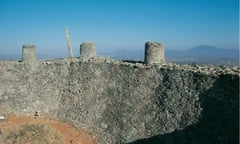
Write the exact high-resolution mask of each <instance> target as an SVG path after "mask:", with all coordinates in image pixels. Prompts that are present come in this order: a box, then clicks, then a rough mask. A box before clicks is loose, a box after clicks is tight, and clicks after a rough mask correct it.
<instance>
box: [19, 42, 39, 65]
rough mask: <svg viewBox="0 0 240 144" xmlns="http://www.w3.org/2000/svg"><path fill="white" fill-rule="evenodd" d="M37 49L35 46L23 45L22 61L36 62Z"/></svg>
mask: <svg viewBox="0 0 240 144" xmlns="http://www.w3.org/2000/svg"><path fill="white" fill-rule="evenodd" d="M36 60H37V57H36V48H35V45H23V46H22V61H23V62H26V61H28V62H29V61H36Z"/></svg>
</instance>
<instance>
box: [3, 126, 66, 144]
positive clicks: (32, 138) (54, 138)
mask: <svg viewBox="0 0 240 144" xmlns="http://www.w3.org/2000/svg"><path fill="white" fill-rule="evenodd" d="M4 142H5V143H6V144H56V143H57V144H64V143H63V140H62V139H61V135H59V134H58V133H57V132H56V131H55V130H53V129H51V128H49V127H48V126H46V125H44V124H24V125H22V126H20V127H18V128H16V129H14V130H12V131H11V132H10V133H9V134H8V136H7V137H6V138H5V140H4Z"/></svg>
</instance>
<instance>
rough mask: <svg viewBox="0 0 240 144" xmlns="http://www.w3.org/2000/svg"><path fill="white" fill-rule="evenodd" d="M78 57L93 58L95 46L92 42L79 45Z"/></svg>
mask: <svg viewBox="0 0 240 144" xmlns="http://www.w3.org/2000/svg"><path fill="white" fill-rule="evenodd" d="M80 56H82V57H88V58H91V57H95V56H96V46H95V43H92V42H83V43H82V44H81V45H80Z"/></svg>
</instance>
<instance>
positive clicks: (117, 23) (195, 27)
mask: <svg viewBox="0 0 240 144" xmlns="http://www.w3.org/2000/svg"><path fill="white" fill-rule="evenodd" d="M238 17H239V2H238V0H0V18H1V22H0V54H21V50H22V45H23V44H35V45H36V47H37V52H38V54H49V55H66V56H67V55H68V53H67V45H66V40H65V32H64V28H65V26H66V25H68V27H69V33H70V38H71V41H72V47H73V52H74V55H75V56H78V55H79V45H80V43H82V42H83V41H92V42H95V43H96V46H97V52H100V53H101V52H102V51H118V50H120V49H130V50H137V49H144V43H145V42H146V41H158V42H162V43H163V44H164V45H165V48H166V49H179V50H181V49H188V48H191V47H194V46H197V45H199V44H207V45H213V46H216V47H221V48H239V43H238V41H239V18H238Z"/></svg>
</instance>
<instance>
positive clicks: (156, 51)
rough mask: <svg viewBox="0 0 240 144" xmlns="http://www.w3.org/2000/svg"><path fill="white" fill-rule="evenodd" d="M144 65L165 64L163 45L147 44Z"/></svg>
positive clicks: (156, 43)
mask: <svg viewBox="0 0 240 144" xmlns="http://www.w3.org/2000/svg"><path fill="white" fill-rule="evenodd" d="M144 63H145V64H147V65H150V64H162V63H165V56H164V46H163V44H161V43H158V42H146V43H145V55H144Z"/></svg>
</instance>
